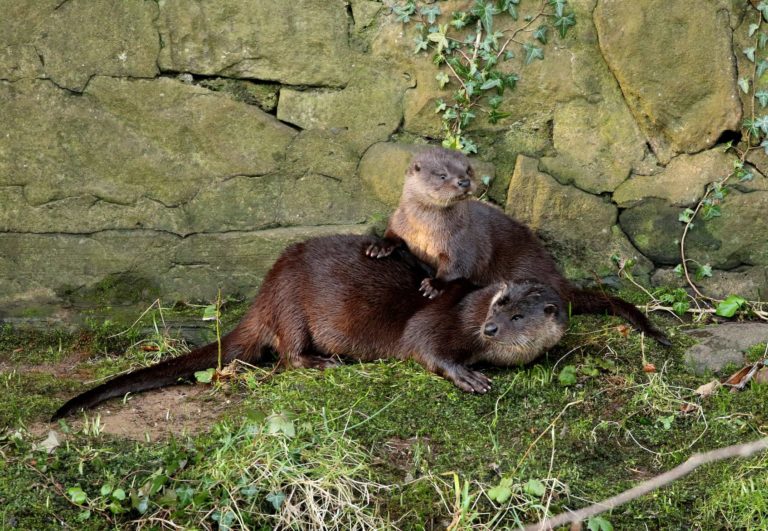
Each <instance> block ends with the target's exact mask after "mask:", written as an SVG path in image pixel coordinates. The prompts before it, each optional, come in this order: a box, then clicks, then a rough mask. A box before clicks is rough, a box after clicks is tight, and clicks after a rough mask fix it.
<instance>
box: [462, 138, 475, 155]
mask: <svg viewBox="0 0 768 531" xmlns="http://www.w3.org/2000/svg"><path fill="white" fill-rule="evenodd" d="M459 142H460V144H461V148H460V149H461V152H462V153H464V154H465V155H469V154H470V153H477V144H475V143H474V142H473V141H472V140H470V139H469V138H465V137H463V136H462V137H460V139H459Z"/></svg>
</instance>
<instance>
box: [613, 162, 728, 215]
mask: <svg viewBox="0 0 768 531" xmlns="http://www.w3.org/2000/svg"><path fill="white" fill-rule="evenodd" d="M734 161H736V156H735V155H732V154H729V153H724V152H723V150H721V149H711V150H709V151H704V152H702V153H697V154H696V155H678V156H677V157H675V158H674V159H672V160H671V161H670V163H669V164H668V165H667V167H666V168H665V169H664V170H662V171H661V172H660V173H657V174H655V175H635V176H633V177H632V178H631V179H629V180H628V181H626V182H625V183H623V184H622V185H621V186H619V187H618V188H617V189H616V191H615V192H614V194H613V200H614V201H615V202H616V203H617V204H618V205H619V206H620V207H629V206H632V205H636V204H637V203H639V202H640V201H642V200H643V199H645V198H648V197H656V198H658V199H664V200H665V201H667V202H668V203H670V204H672V205H674V206H695V205H696V203H698V202H699V200H700V199H701V198H702V197H703V196H704V192H705V190H706V185H707V184H709V183H711V182H715V181H719V180H722V179H724V178H725V177H727V176H728V175H729V174H730V173H731V172H732V171H733V163H734Z"/></svg>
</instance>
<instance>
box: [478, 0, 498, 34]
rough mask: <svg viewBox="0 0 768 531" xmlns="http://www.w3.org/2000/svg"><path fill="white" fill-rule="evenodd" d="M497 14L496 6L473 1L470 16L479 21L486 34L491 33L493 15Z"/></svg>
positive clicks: (481, 0)
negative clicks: (473, 4)
mask: <svg viewBox="0 0 768 531" xmlns="http://www.w3.org/2000/svg"><path fill="white" fill-rule="evenodd" d="M498 13H499V11H498V10H497V9H496V6H494V5H493V4H489V3H487V1H486V0H475V7H473V8H472V14H473V15H475V16H476V17H477V18H479V19H480V23H481V24H482V25H483V28H484V29H485V32H486V33H493V15H496V14H498Z"/></svg>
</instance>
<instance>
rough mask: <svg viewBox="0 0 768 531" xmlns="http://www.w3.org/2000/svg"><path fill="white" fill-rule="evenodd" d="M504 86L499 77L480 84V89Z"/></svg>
mask: <svg viewBox="0 0 768 531" xmlns="http://www.w3.org/2000/svg"><path fill="white" fill-rule="evenodd" d="M501 86H503V82H502V81H501V79H499V78H498V77H494V78H491V79H489V80H487V81H486V82H485V83H483V84H482V85H480V90H488V89H492V88H499V87H501Z"/></svg>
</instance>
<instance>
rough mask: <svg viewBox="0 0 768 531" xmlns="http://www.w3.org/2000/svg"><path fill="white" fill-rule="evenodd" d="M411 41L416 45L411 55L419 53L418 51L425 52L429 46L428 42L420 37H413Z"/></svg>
mask: <svg viewBox="0 0 768 531" xmlns="http://www.w3.org/2000/svg"><path fill="white" fill-rule="evenodd" d="M413 41H414V42H415V43H416V48H414V50H413V53H419V52H420V51H422V50H423V51H425V52H426V51H427V47H428V46H429V41H427V40H426V39H424V37H422V36H421V35H416V37H414V39H413Z"/></svg>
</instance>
